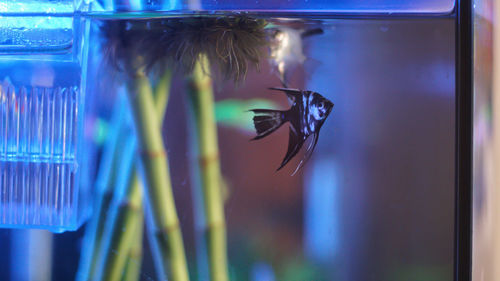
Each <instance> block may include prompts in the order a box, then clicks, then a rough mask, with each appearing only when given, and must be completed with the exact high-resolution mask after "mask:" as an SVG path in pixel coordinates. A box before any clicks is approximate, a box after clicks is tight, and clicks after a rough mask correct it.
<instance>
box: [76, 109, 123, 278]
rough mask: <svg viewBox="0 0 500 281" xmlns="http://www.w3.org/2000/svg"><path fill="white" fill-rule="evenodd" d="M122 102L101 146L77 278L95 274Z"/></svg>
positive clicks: (114, 167) (115, 163) (114, 173)
mask: <svg viewBox="0 0 500 281" xmlns="http://www.w3.org/2000/svg"><path fill="white" fill-rule="evenodd" d="M123 107H124V102H122V100H119V101H118V102H117V103H116V105H115V109H114V111H115V112H114V113H113V114H114V115H113V120H112V124H113V126H114V130H115V131H113V133H112V134H111V135H109V136H108V138H109V141H108V142H107V143H106V145H105V147H104V154H103V157H102V161H101V167H100V169H99V174H98V177H97V181H96V186H97V192H98V194H97V201H96V203H95V205H94V215H93V216H92V217H91V218H90V221H89V222H88V223H87V226H86V229H85V236H84V245H86V247H84V248H83V249H82V255H81V258H80V263H79V266H78V274H77V280H78V281H87V280H93V279H94V277H95V269H96V261H97V259H98V254H99V251H100V248H101V240H102V234H103V232H104V228H105V222H106V217H107V214H108V208H109V205H110V204H111V200H112V198H113V189H112V187H114V186H115V182H116V178H117V175H118V171H117V166H118V163H119V162H120V153H118V148H119V147H120V143H121V141H122V139H121V138H120V134H121V131H122V127H123V123H124V120H123V119H124V118H123V111H124V110H123Z"/></svg>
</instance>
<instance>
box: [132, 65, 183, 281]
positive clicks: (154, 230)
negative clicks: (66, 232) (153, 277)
mask: <svg viewBox="0 0 500 281" xmlns="http://www.w3.org/2000/svg"><path fill="white" fill-rule="evenodd" d="M131 76H132V77H130V79H129V81H128V82H129V85H128V86H129V91H128V97H129V102H130V105H131V108H132V113H133V114H132V115H133V117H134V118H133V119H134V123H135V127H136V132H137V137H138V142H139V150H138V152H139V154H140V158H141V162H142V166H143V169H144V176H145V177H144V178H145V181H146V182H145V191H146V196H147V202H148V208H149V211H150V213H151V224H152V225H151V227H150V229H149V231H150V236H151V237H152V240H153V241H152V242H153V243H152V244H153V245H155V251H156V253H155V258H156V259H157V261H156V266H158V267H160V268H158V270H157V271H158V272H159V275H160V276H159V280H165V279H167V278H166V277H167V276H163V274H165V273H166V274H167V275H168V280H171V281H185V280H189V275H188V270H187V263H186V256H185V253H184V243H183V239H182V234H181V229H180V225H179V219H178V217H177V210H176V208H175V202H174V196H173V192H172V186H171V182H170V171H169V167H168V161H167V154H166V151H165V149H164V145H163V139H162V136H161V126H160V122H159V121H158V118H157V115H156V110H155V107H154V102H153V91H152V89H151V84H150V82H149V79H148V78H147V76H146V74H145V72H144V70H142V69H139V70H137V71H136V72H135V73H133V74H132V75H131Z"/></svg>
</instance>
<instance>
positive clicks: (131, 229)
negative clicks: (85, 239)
mask: <svg viewBox="0 0 500 281" xmlns="http://www.w3.org/2000/svg"><path fill="white" fill-rule="evenodd" d="M116 211H117V213H116V216H113V217H112V219H113V221H112V222H111V223H112V225H111V228H110V229H109V232H110V233H111V235H109V238H108V239H109V240H108V241H106V242H107V243H108V244H107V247H103V248H102V253H101V254H102V255H103V256H102V262H101V263H100V265H101V267H100V268H99V269H98V270H97V278H96V280H109V281H114V280H120V278H121V277H122V275H123V271H124V268H125V265H126V263H127V258H128V257H129V252H130V249H131V246H132V243H133V241H134V238H135V236H136V230H137V227H138V226H139V223H140V222H141V221H142V219H141V218H142V217H143V213H142V189H141V188H140V182H139V178H138V177H137V173H135V172H134V173H133V175H131V176H130V177H129V182H128V183H127V190H126V193H125V196H124V198H123V199H120V202H119V204H118V209H117V210H116ZM106 238H107V237H106ZM106 242H104V243H106Z"/></svg>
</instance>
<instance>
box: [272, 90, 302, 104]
mask: <svg viewBox="0 0 500 281" xmlns="http://www.w3.org/2000/svg"><path fill="white" fill-rule="evenodd" d="M269 90H276V91H282V92H285V94H286V95H287V96H288V99H290V100H291V101H292V102H294V101H295V100H296V99H297V98H299V97H300V95H301V94H302V91H301V90H299V89H290V88H279V87H271V88H269Z"/></svg>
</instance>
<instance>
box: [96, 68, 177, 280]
mask: <svg viewBox="0 0 500 281" xmlns="http://www.w3.org/2000/svg"><path fill="white" fill-rule="evenodd" d="M171 76H172V75H171V72H170V71H168V70H167V71H166V72H165V73H164V75H162V77H161V78H160V80H159V82H158V85H157V87H156V91H155V93H156V94H155V105H156V108H155V112H156V114H157V119H158V120H159V122H160V124H161V121H162V119H163V115H164V114H165V110H166V107H167V104H168V97H169V93H170V91H169V90H170V88H169V86H170V81H171ZM135 148H136V145H135V142H134V145H133V146H132V148H131V151H134V152H135V150H136V149H135ZM134 158H135V157H132V158H131V160H132V161H133V159H134ZM130 171H132V175H124V176H125V177H127V176H128V177H129V180H128V183H127V185H126V188H125V191H123V192H122V191H120V190H119V189H117V190H116V193H115V198H114V200H115V201H116V203H114V204H113V205H112V206H114V208H116V209H117V210H110V213H112V214H113V215H112V216H110V217H109V220H108V225H109V226H108V227H109V229H108V230H107V232H106V237H105V238H103V240H106V241H105V242H106V246H105V247H103V248H102V251H101V255H100V256H101V258H102V259H101V260H100V268H99V271H98V275H97V276H98V278H97V279H96V280H119V279H120V277H122V276H123V272H124V271H125V267H126V266H127V259H130V254H132V255H133V253H131V251H132V249H133V245H134V239H139V238H136V237H135V236H136V235H137V234H136V233H135V232H136V229H137V228H138V227H142V220H143V214H142V200H143V199H142V192H140V187H139V182H140V181H139V174H138V171H137V167H136V165H135V163H134V164H132V168H131V169H130ZM123 172H125V171H123ZM115 213H116V215H115ZM139 224H141V225H139ZM140 239H142V232H141V238H140ZM141 241H142V240H141ZM139 246H141V245H139ZM130 262H131V263H133V262H134V261H133V260H131V261H130ZM131 266H132V267H139V269H140V263H139V264H138V265H137V262H136V263H135V264H133V265H131ZM133 270H136V271H137V270H138V269H133ZM131 274H132V275H137V274H134V273H133V272H132V273H131ZM129 278H130V279H129ZM127 279H128V280H134V279H132V276H130V277H127Z"/></svg>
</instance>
